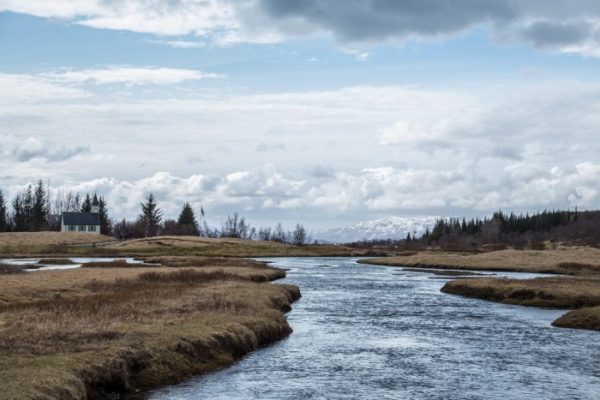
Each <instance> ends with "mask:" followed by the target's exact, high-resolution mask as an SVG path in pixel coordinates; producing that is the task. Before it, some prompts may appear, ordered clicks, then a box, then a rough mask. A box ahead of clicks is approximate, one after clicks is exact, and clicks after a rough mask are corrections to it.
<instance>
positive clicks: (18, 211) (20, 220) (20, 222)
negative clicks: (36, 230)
mask: <svg viewBox="0 0 600 400" xmlns="http://www.w3.org/2000/svg"><path fill="white" fill-rule="evenodd" d="M12 206H13V227H14V230H15V232H23V231H25V228H26V225H27V221H26V217H25V209H24V205H23V195H22V194H21V193H17V195H16V196H15V198H14V199H13V201H12Z"/></svg>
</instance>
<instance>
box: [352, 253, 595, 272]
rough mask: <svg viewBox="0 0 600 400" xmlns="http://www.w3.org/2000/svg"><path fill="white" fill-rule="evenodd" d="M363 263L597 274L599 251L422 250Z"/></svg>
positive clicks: (367, 260)
mask: <svg viewBox="0 0 600 400" xmlns="http://www.w3.org/2000/svg"><path fill="white" fill-rule="evenodd" d="M360 262H362V263H365V264H377V265H389V266H410V267H419V268H440V269H453V268H456V269H466V270H493V271H516V272H538V273H557V274H572V275H588V274H600V249H596V248H593V247H563V248H558V249H556V250H544V251H534V250H499V251H491V252H485V253H449V252H438V251H423V252H419V253H417V254H413V255H409V256H403V257H388V258H375V259H364V260H360Z"/></svg>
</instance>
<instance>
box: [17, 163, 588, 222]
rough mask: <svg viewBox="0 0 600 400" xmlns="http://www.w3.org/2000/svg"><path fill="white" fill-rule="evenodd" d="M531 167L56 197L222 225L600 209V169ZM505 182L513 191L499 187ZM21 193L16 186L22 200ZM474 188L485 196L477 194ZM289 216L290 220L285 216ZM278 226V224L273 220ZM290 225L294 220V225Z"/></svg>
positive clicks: (144, 181)
mask: <svg viewBox="0 0 600 400" xmlns="http://www.w3.org/2000/svg"><path fill="white" fill-rule="evenodd" d="M527 167H528V166H527V165H526V164H523V163H519V162H517V163H514V164H511V165H509V166H507V167H505V168H503V169H501V170H499V171H497V176H496V177H495V179H494V180H482V177H481V175H480V174H478V173H477V172H474V171H457V170H454V171H439V170H431V169H414V168H406V169H396V168H392V167H381V168H371V169H365V170H362V171H359V172H357V173H342V172H338V173H336V174H334V175H330V176H327V177H323V178H322V179H320V180H318V181H307V180H298V179H294V178H292V177H290V176H286V174H283V173H281V172H280V171H278V170H277V169H275V168H274V167H273V166H272V165H269V164H266V165H263V166H261V167H257V168H254V169H249V170H243V171H236V172H231V173H229V174H226V175H225V176H221V177H215V176H210V175H190V176H187V177H179V176H176V175H173V174H171V173H167V172H157V173H155V174H153V175H151V176H148V177H144V178H140V179H137V180H121V179H116V178H108V177H105V178H98V179H93V180H89V181H83V182H81V183H78V184H71V185H69V184H63V185H60V186H58V187H56V186H55V187H54V188H53V193H56V191H58V190H60V191H62V192H65V191H68V190H73V191H76V192H81V193H85V192H97V193H99V194H100V195H102V196H105V197H106V198H107V200H108V204H109V207H110V210H111V213H112V216H113V217H116V218H121V217H128V218H134V217H135V216H137V215H138V213H139V204H140V202H141V201H142V200H143V199H144V198H145V197H146V196H147V195H148V194H149V193H153V194H154V195H155V196H156V197H157V199H158V201H159V205H160V207H161V209H163V210H164V211H165V215H166V217H167V218H174V217H175V216H176V215H177V213H178V212H179V211H180V208H181V205H182V204H183V203H184V202H186V201H189V202H190V203H191V204H192V205H193V206H194V207H196V208H197V209H199V208H200V206H201V205H202V206H203V207H204V208H205V209H206V210H207V212H209V219H210V220H211V222H212V223H213V224H215V225H218V224H219V221H221V220H222V219H224V217H225V216H226V215H227V214H231V213H233V212H236V211H239V212H241V213H242V214H245V215H246V216H249V217H251V219H252V217H253V216H257V215H260V214H265V213H266V214H269V213H279V215H284V218H286V217H285V216H286V215H287V218H289V220H290V221H293V218H296V217H297V215H299V214H301V215H304V214H305V215H315V212H316V213H318V214H317V215H320V216H321V217H320V218H321V219H322V218H323V215H327V216H328V218H330V219H333V218H334V217H339V216H346V217H351V216H352V215H362V216H363V217H364V218H369V217H370V216H373V215H382V213H383V214H403V215H408V214H415V213H420V212H422V211H423V210H426V211H427V212H430V211H432V210H437V211H440V210H441V211H443V212H444V213H443V214H442V215H450V214H449V213H448V211H447V210H448V209H451V210H452V211H453V212H455V213H472V212H490V211H492V210H497V209H500V208H502V209H517V210H527V209H528V210H535V209H540V208H545V207H547V208H552V207H565V208H566V207H570V208H574V207H576V206H578V207H579V208H580V209H585V208H594V207H598V206H599V205H600V190H599V189H598V187H600V164H595V163H591V162H584V163H578V164H575V165H571V166H569V167H566V168H562V167H553V168H551V169H549V170H544V171H542V173H540V174H522V173H520V171H521V170H522V169H523V168H527ZM497 182H503V183H506V182H508V184H502V185H500V184H498V183H497ZM21 187H22V186H11V187H9V188H8V189H9V190H8V192H9V193H11V194H14V193H16V192H17V191H18V190H20V188H21ZM473 187H481V190H477V191H473V190H471V189H472V188H473ZM282 213H283V214H282ZM271 222H274V221H271ZM288 222H289V221H288Z"/></svg>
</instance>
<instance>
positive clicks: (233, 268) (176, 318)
mask: <svg viewBox="0 0 600 400" xmlns="http://www.w3.org/2000/svg"><path fill="white" fill-rule="evenodd" d="M237 261H238V262H237V263H235V262H233V261H231V260H229V263H228V264H225V265H221V264H220V261H219V260H213V261H212V262H211V261H210V260H208V259H204V260H203V262H202V266H193V264H194V263H193V262H192V261H191V260H188V262H187V265H186V266H185V267H166V266H156V267H138V268H117V267H101V266H95V267H91V268H82V269H80V270H65V271H40V272H35V273H23V274H10V275H3V276H2V279H1V280H0V382H2V389H3V390H2V391H0V399H84V398H89V399H101V398H109V397H110V396H111V394H115V393H136V392H138V391H140V390H146V389H148V388H151V387H156V386H158V385H162V384H165V383H171V382H177V381H180V380H182V379H186V378H188V377H190V376H192V375H196V374H200V373H205V372H208V371H212V370H215V369H217V368H220V367H222V366H225V365H228V364H230V363H231V362H233V361H234V360H236V359H238V358H239V357H241V356H243V355H244V354H246V353H248V352H250V351H252V350H255V349H257V348H259V347H261V346H265V345H268V344H270V343H272V342H274V341H276V340H279V339H281V338H283V337H285V336H287V335H288V334H289V333H290V332H291V329H290V327H289V325H288V323H287V321H286V319H285V316H284V315H283V312H284V311H286V310H289V309H290V304H291V302H293V301H294V300H295V299H297V298H298V297H299V295H300V294H299V290H298V288H297V287H295V286H291V285H274V284H271V283H266V282H267V281H269V280H273V279H277V278H280V277H282V276H284V273H283V271H281V270H278V269H274V268H269V267H267V266H265V265H264V264H263V263H258V262H255V261H245V260H237Z"/></svg>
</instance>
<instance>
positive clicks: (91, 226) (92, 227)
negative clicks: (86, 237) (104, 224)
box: [88, 225, 96, 232]
mask: <svg viewBox="0 0 600 400" xmlns="http://www.w3.org/2000/svg"><path fill="white" fill-rule="evenodd" d="M88 232H96V226H95V225H90V226H88Z"/></svg>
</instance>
